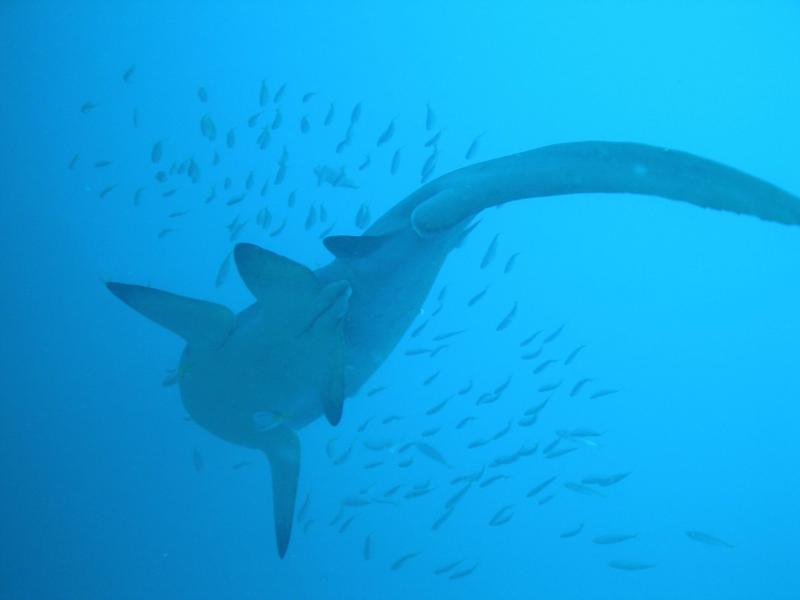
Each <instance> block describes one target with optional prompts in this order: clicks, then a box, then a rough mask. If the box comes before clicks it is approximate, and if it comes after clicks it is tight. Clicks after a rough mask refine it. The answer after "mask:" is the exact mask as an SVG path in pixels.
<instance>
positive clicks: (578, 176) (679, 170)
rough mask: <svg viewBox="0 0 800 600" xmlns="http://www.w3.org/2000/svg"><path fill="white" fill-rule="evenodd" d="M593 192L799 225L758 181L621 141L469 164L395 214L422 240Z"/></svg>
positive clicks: (791, 203) (782, 198) (792, 199)
mask: <svg viewBox="0 0 800 600" xmlns="http://www.w3.org/2000/svg"><path fill="white" fill-rule="evenodd" d="M597 192H600V193H625V194H643V195H648V196H661V197H663V198H669V199H671V200H679V201H682V202H688V203H690V204H694V205H696V206H701V207H704V208H713V209H717V210H725V211H729V212H734V213H740V214H747V215H752V216H755V217H758V218H760V219H764V220H766V221H773V222H776V223H784V224H788V225H797V224H800V198H798V197H796V196H794V195H792V194H790V193H788V192H786V191H784V190H782V189H780V188H778V187H776V186H774V185H772V184H770V183H767V182H766V181H763V180H761V179H758V178H756V177H753V176H751V175H748V174H746V173H743V172H742V171H739V170H737V169H733V168H731V167H727V166H725V165H722V164H720V163H717V162H714V161H711V160H707V159H705V158H700V157H699V156H694V155H692V154H688V153H686V152H679V151H676V150H669V149H665V148H657V147H654V146H647V145H644V144H632V143H623V142H575V143H570V144H558V145H554V146H545V147H543V148H537V149H536V150H530V151H528V152H522V153H520V154H514V155H511V156H505V157H502V158H497V159H494V160H489V161H486V162H483V163H479V164H475V165H471V166H468V167H465V168H463V169H459V170H457V171H453V172H452V173H449V174H447V175H444V176H442V177H440V178H438V179H436V180H434V181H432V182H431V183H429V184H428V185H426V186H424V187H422V188H420V189H419V190H418V191H417V192H415V193H414V194H412V195H411V196H410V197H409V198H407V199H406V201H404V202H402V203H400V205H398V206H397V207H396V209H395V210H399V211H408V212H409V213H410V217H411V223H412V226H413V227H414V229H415V230H416V231H417V233H418V234H420V235H421V236H423V237H428V236H430V235H436V234H437V233H439V232H442V231H445V230H448V229H450V228H451V227H453V226H455V225H457V224H459V223H462V222H465V221H466V220H467V219H469V218H471V217H472V216H474V215H476V214H477V213H479V212H480V211H481V210H483V209H485V208H488V207H490V206H494V205H497V204H502V203H505V202H509V201H512V200H519V199H522V198H534V197H540V196H556V195H564V194H583V193H597ZM376 225H377V224H376Z"/></svg>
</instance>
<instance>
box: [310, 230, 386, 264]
mask: <svg viewBox="0 0 800 600" xmlns="http://www.w3.org/2000/svg"><path fill="white" fill-rule="evenodd" d="M390 237H391V236H389V235H358V236H355V235H330V236H328V237H326V238H325V239H324V240H322V243H323V244H325V247H326V248H327V249H328V252H330V253H331V254H333V255H334V256H335V257H336V258H341V259H343V260H348V259H353V258H364V257H367V256H370V255H371V254H373V253H374V252H376V251H378V250H379V249H380V248H381V247H383V245H384V244H385V243H386V242H387V241H388V240H389V238H390Z"/></svg>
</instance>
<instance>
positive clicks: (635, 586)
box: [0, 0, 800, 599]
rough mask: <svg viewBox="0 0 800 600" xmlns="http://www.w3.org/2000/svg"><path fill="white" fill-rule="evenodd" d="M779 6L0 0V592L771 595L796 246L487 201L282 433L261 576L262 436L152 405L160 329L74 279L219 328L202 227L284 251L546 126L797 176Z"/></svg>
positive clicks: (783, 533)
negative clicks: (306, 420) (172, 307)
mask: <svg viewBox="0 0 800 600" xmlns="http://www.w3.org/2000/svg"><path fill="white" fill-rule="evenodd" d="M798 24H800V3H797V2H795V1H789V0H787V1H777V0H776V1H771V2H763V3H755V2H744V1H733V2H721V1H717V2H712V1H708V0H705V1H704V0H701V1H691V2H689V1H686V2H680V1H679V2H669V3H666V2H636V1H624V0H620V1H613V2H612V1H593V2H589V1H577V0H571V1H564V2H561V1H559V2H555V1H552V2H491V3H488V2H416V1H412V2H402V3H401V2H397V3H388V2H387V3H383V2H375V3H372V2H341V3H337V2H302V1H300V2H293V3H284V2H235V3H221V2H220V3H212V2H177V1H176V2H168V3H167V2H165V3H157V2H44V1H42V2H21V1H10V0H7V1H5V2H2V3H0V76H2V82H3V86H2V88H3V91H2V94H0V131H2V142H0V152H2V165H3V169H2V170H3V192H2V199H1V200H0V211H2V215H1V216H2V223H3V235H2V236H0V255H1V256H2V260H1V261H0V269H2V271H1V272H0V274H1V275H2V278H1V279H0V280H1V281H2V287H3V289H2V294H0V298H2V299H1V300H0V302H1V303H2V304H0V306H2V309H3V310H2V314H3V317H4V331H3V333H2V335H1V336H0V339H1V340H2V342H1V343H0V361H1V362H0V368H1V371H0V372H1V373H2V378H3V383H2V389H3V392H2V401H1V402H0V411H1V412H0V473H2V477H0V598H315V599H323V598H386V599H391V598H409V597H416V598H490V597H500V596H502V597H506V598H551V599H578V598H581V599H583V598H589V597H591V598H615V599H636V598H648V599H662V598H664V599H666V598H698V599H711V598H722V599H738V598H741V599H752V598H771V599H784V598H785V599H796V598H800V570H798V569H797V564H798V563H797V541H798V539H800V518H798V515H797V506H798V503H800V474H799V473H798V469H797V464H798V458H800V449H798V444H797V440H798V436H799V435H800V424H799V423H800V420H799V419H798V417H800V408H798V389H800V381H798V376H797V374H798V368H797V360H798V353H797V339H798V337H800V311H799V310H798V305H800V284H799V283H798V273H799V271H798V256H800V231H798V230H797V229H796V228H793V227H787V226H780V225H774V224H770V223H764V222H761V221H758V220H756V219H752V218H747V217H739V216H735V215H730V214H723V213H720V212H715V211H713V212H712V211H706V210H698V209H696V208H694V207H691V206H688V205H684V204H680V203H674V202H667V201H664V200H660V199H655V198H645V197H639V196H631V195H628V196H623V195H610V194H609V195H594V196H588V195H579V196H562V197H554V198H540V199H536V200H532V201H525V202H518V203H514V204H511V205H508V206H504V207H502V208H500V209H491V210H488V211H486V212H484V213H483V214H482V215H481V216H480V217H479V219H480V221H481V222H480V225H479V226H478V227H477V229H475V231H474V232H472V233H471V234H470V235H469V237H468V238H467V239H466V240H465V242H464V244H463V245H462V247H461V248H459V249H458V250H456V251H455V252H453V254H452V255H451V256H450V257H449V259H448V261H447V262H446V264H445V267H444V269H443V270H442V272H441V275H440V277H439V279H438V280H437V283H436V285H435V286H434V290H433V292H432V294H431V297H430V298H429V299H428V301H427V303H426V305H425V309H424V314H422V315H420V317H419V319H418V320H417V322H416V323H415V324H414V325H413V326H412V331H413V330H416V329H417V328H418V326H420V325H422V324H423V323H426V322H427V323H428V324H427V325H426V327H425V328H424V329H423V330H421V331H420V332H419V333H418V334H417V336H415V337H412V331H409V333H408V334H407V335H406V337H405V338H404V339H403V341H402V342H401V343H400V345H399V346H398V347H397V349H396V350H395V352H394V353H393V355H392V356H391V357H390V359H389V360H388V361H387V362H386V363H385V364H384V365H383V367H382V368H381V369H380V371H379V372H378V373H377V374H376V375H375V376H374V377H373V378H372V380H371V381H370V382H369V383H368V384H367V385H365V386H364V388H363V389H362V390H361V392H360V393H359V394H358V395H357V396H356V397H353V398H350V399H348V400H347V402H346V405H345V411H344V417H343V420H342V422H341V424H340V425H339V426H338V427H337V428H332V427H331V426H330V425H329V424H328V423H327V422H326V421H325V420H324V419H321V420H318V421H316V422H315V423H313V424H312V425H310V426H308V427H307V428H305V429H304V430H302V431H301V433H300V438H301V440H302V444H303V464H302V470H301V477H300V486H299V491H298V514H297V515H296V522H295V526H294V532H293V537H292V541H291V545H290V547H289V551H288V553H287V556H286V557H285V558H284V559H283V560H280V559H279V558H278V556H277V554H276V552H275V541H274V530H273V523H272V515H271V512H272V507H271V502H272V501H271V494H272V492H271V486H270V479H269V470H268V467H267V463H266V461H265V460H264V457H263V455H261V453H258V452H255V451H250V450H246V449H244V448H240V447H236V446H232V445H230V444H227V443H225V442H223V441H221V440H218V439H216V438H214V437H213V436H211V435H210V434H208V433H207V432H205V431H203V430H202V429H200V428H199V427H198V426H197V425H195V424H194V423H193V422H191V421H188V420H187V419H186V412H185V411H184V409H183V408H182V406H181V403H180V398H179V394H178V390H177V387H175V386H171V385H164V384H165V383H166V384H169V383H170V378H171V371H172V370H173V369H175V367H176V365H177V360H178V356H179V353H180V351H181V348H182V346H183V342H182V341H181V340H180V339H179V338H177V337H176V336H174V335H173V334H171V333H169V332H167V331H166V330H163V329H161V328H159V327H157V326H156V325H154V324H152V323H150V322H148V321H147V320H146V319H143V318H142V317H141V316H139V315H137V314H135V313H134V312H133V311H131V310H129V309H128V308H127V307H125V306H123V305H122V304H121V303H120V302H119V301H118V300H117V299H116V298H114V297H113V296H112V295H111V294H109V293H108V291H107V290H106V288H105V286H104V285H103V284H104V282H105V281H108V280H117V281H130V282H135V283H141V284H144V285H152V286H154V287H158V288H163V289H167V290H170V291H173V292H176V293H180V294H185V295H187V296H191V297H197V298H204V299H208V300H212V301H215V302H219V303H222V304H225V305H226V306H229V307H231V308H232V309H234V310H236V311H238V310H241V309H242V308H244V307H245V306H247V305H248V304H250V303H251V302H252V297H251V295H250V294H249V292H248V291H247V289H246V288H245V287H244V285H243V284H242V283H241V281H240V279H239V277H238V275H237V273H236V269H235V266H230V265H229V266H228V267H226V266H225V263H226V260H228V262H229V259H226V257H228V256H229V253H230V251H231V249H232V247H233V245H234V244H235V243H236V242H240V241H247V242H252V243H256V244H259V245H261V246H264V247H266V248H269V249H270V250H273V251H275V252H279V253H281V254H284V255H286V256H289V257H291V258H293V259H295V260H297V261H299V262H302V263H304V264H306V265H308V266H310V267H312V268H318V267H319V266H322V265H324V264H325V263H327V262H328V261H330V260H331V256H330V254H329V253H328V252H327V251H326V250H325V248H324V247H323V245H322V243H321V241H320V237H321V235H326V234H329V233H330V234H339V235H341V234H349V235H357V234H359V233H360V231H361V229H362V228H363V227H364V226H365V225H366V223H367V222H368V221H369V220H370V219H371V220H374V219H376V218H378V217H379V216H380V215H381V214H382V213H383V212H384V211H385V210H387V209H388V208H390V207H391V206H393V205H394V204H395V203H396V202H398V201H400V200H401V199H402V198H403V197H405V196H406V195H407V194H409V193H411V192H412V191H414V190H415V189H416V188H417V187H418V186H419V185H420V181H421V178H423V177H424V176H425V173H424V171H425V169H426V164H427V165H428V166H427V169H428V171H430V170H431V169H433V172H432V173H431V172H429V173H427V176H428V177H430V176H433V177H435V176H437V175H441V174H443V173H446V172H448V171H450V170H452V169H454V168H458V167H460V166H463V165H465V164H467V163H470V162H475V161H478V160H485V159H489V158H494V157H497V156H502V155H506V154H510V153H514V152H519V151H523V150H527V149H530V148H534V147H538V146H543V145H547V144H552V143H560V142H569V141H579V140H595V139H597V140H621V141H635V142H643V143H648V144H653V145H656V146H665V147H673V148H677V149H681V150H686V151H689V152H693V153H696V154H699V155H701V156H705V157H708V158H711V159H714V160H718V161H721V162H723V163H725V164H729V165H732V166H734V167H737V168H741V169H743V170H745V171H747V172H749V173H752V174H754V175H756V176H759V177H762V178H764V179H766V180H767V181H770V182H772V183H774V184H776V185H778V186H780V187H783V188H784V189H786V190H788V191H791V192H794V193H798V192H800V168H798V167H800V149H799V147H798V139H799V138H800V119H798V107H800V77H798V57H800V36H798V35H797V28H798ZM284 85H285V87H283V86H284ZM265 89H266V92H265V91H264V90H265ZM279 90H282V91H280V92H279ZM312 93H314V94H312ZM356 105H360V107H361V108H360V118H358V119H356V122H355V123H354V127H353V128H352V129H351V130H350V135H348V133H347V131H348V128H349V125H350V123H351V120H352V112H353V109H354V107H356ZM331 107H333V109H331ZM278 115H280V116H278ZM209 120H210V121H209ZM326 120H327V121H328V124H327V125H326V124H325V122H326ZM276 121H277V125H276ZM391 123H394V125H393V126H391V127H390V124H391ZM264 131H266V132H267V133H263V132H264ZM231 132H232V133H231ZM439 132H441V133H440V137H439V138H438V139H436V140H434V141H433V143H431V144H429V145H428V146H427V147H426V146H425V144H426V142H427V141H429V140H430V139H431V138H433V137H434V136H435V135H436V134H437V133H439ZM387 135H388V139H386V140H385V142H383V143H381V144H378V143H377V142H378V140H379V138H383V137H386V136H387ZM211 138H213V139H211ZM475 140H477V142H475ZM342 142H346V143H344V144H342ZM337 149H338V150H339V151H338V152H337ZM284 152H285V154H284ZM215 153H216V154H217V157H218V158H217V159H215ZM433 154H435V160H433V161H432V162H433V163H434V164H433V166H431V164H432V163H431V161H430V157H431V156H432V155H433ZM468 155H469V157H468ZM367 156H369V163H368V164H366V163H367ZM395 156H396V157H397V158H395ZM215 161H218V164H216V165H215V164H214V163H215ZM281 164H283V165H285V166H286V168H285V175H284V176H282V177H278V170H280V168H281V167H280V165H281ZM365 164H366V166H365ZM320 167H322V168H325V169H328V171H325V173H335V174H336V175H335V176H334V177H327V176H325V177H321V176H319V173H320V172H321V171H317V172H315V168H320ZM342 167H344V170H342ZM159 172H163V175H159ZM251 173H252V176H251V175H250V174H251ZM159 178H160V179H163V180H164V181H159ZM226 178H230V184H229V185H228V186H227V187H226V183H225V179H226ZM248 179H250V182H249V183H248ZM279 179H280V181H278V180H279ZM345 184H348V185H345ZM349 184H352V186H351V185H349ZM248 186H249V187H248ZM353 186H357V187H353ZM292 194H293V195H292ZM290 196H291V200H290ZM290 203H291V204H293V206H289V204H290ZM184 213H185V214H184ZM496 236H497V237H496ZM495 237H496V241H494V242H493V240H495ZM512 256H516V258H514V259H512V258H511V257H512ZM443 289H445V290H446V291H445V292H443V293H442V292H441V291H442V290H443ZM483 290H486V293H485V294H484V295H482V296H480V297H479V298H478V299H477V300H475V298H476V296H477V295H479V294H480V292H482V291H483ZM440 306H441V308H440ZM514 306H516V307H517V308H516V311H515V313H514V315H513V319H512V320H511V322H509V323H508V324H507V326H505V327H502V328H499V323H500V322H501V321H503V320H504V319H505V317H506V316H507V315H509V313H510V311H511V309H512V307H514ZM438 310H441V312H437V311H438ZM433 313H436V314H435V316H433V317H431V316H430V315H431V314H433ZM428 319H430V321H428ZM562 326H563V327H562ZM498 329H500V331H498ZM455 332H461V333H458V334H455V335H449V334H451V333H455ZM537 332H539V333H538V336H537V337H536V338H535V339H534V340H533V341H531V342H528V343H527V344H525V345H524V346H521V344H522V343H523V342H525V341H527V340H528V338H530V337H531V336H532V335H533V334H535V333H537ZM437 337H439V338H440V339H439V340H436V339H435V338H437ZM544 340H547V341H546V342H545V341H544ZM440 346H441V348H440V349H439V350H438V351H435V352H433V351H430V350H434V349H436V348H438V347H440ZM582 346H585V347H583V348H582V349H580V350H578V349H579V348H581V347H582ZM540 348H541V349H542V350H543V352H542V354H541V355H539V356H537V357H534V358H525V355H526V354H529V353H533V352H534V351H537V350H538V349H540ZM418 349H428V350H429V351H427V352H421V353H419V352H416V350H418ZM576 350H577V353H575V352H576ZM570 357H571V358H570ZM545 359H546V360H552V361H554V362H552V363H549V364H546V365H545V366H544V367H542V364H543V362H544V361H545ZM565 363H568V364H565ZM540 368H541V370H540V371H539V372H538V373H534V370H539V369H540ZM437 373H438V375H436V374H437ZM434 375H436V376H435V377H434ZM178 376H180V374H178ZM172 379H173V380H174V376H173V377H172ZM586 379H591V381H586V382H585V383H583V384H582V385H581V386H578V384H579V383H580V382H581V381H584V380H586ZM426 382H427V383H426ZM553 386H555V387H553ZM576 387H577V388H578V389H577V390H576ZM550 388H552V389H550ZM498 390H499V392H498ZM540 390H543V391H540ZM487 393H488V394H489V395H492V394H495V395H496V396H497V397H496V398H493V399H492V400H493V401H491V402H485V401H484V402H482V401H481V398H484V400H485V398H486V397H487V396H482V395H483V394H487ZM445 400H447V402H444V401H445ZM545 400H547V402H546V404H544V402H545ZM470 417H471V419H469V418H470ZM531 417H533V418H531ZM509 424H510V427H509ZM423 434H424V435H423ZM415 441H416V442H424V444H426V446H425V447H426V448H428V449H431V448H433V449H435V451H436V454H434V453H433V452H429V453H428V454H426V453H425V452H417V451H415V450H414V448H412V449H410V450H409V449H408V448H407V445H408V443H409V442H415ZM534 446H536V451H532V452H530V453H528V452H529V451H531V449H532V448H533V447H534ZM520 450H522V453H521V454H516V455H515V453H518V451H520ZM562 450H563V452H562ZM434 456H438V458H442V457H444V462H446V463H447V465H445V464H443V463H442V461H439V460H437V459H436V458H434ZM498 459H500V460H499V461H498ZM504 460H507V461H508V462H504ZM365 467H369V468H365ZM471 474H475V477H474V478H473V479H475V481H474V482H472V483H469V482H467V480H461V481H458V478H459V477H462V476H467V475H471ZM552 477H556V478H555V479H553V480H552V481H550V479H551V478H552ZM454 480H456V483H452V482H453V481H454ZM548 481H549V483H547V482H548ZM465 482H466V485H465ZM487 482H488V483H487ZM397 486H400V487H399V488H398V487H397ZM542 486H543V487H542ZM538 488H541V489H538ZM464 489H466V492H465V493H464V495H463V497H460V498H459V499H458V500H457V505H455V504H454V506H455V509H454V510H453V511H451V513H450V514H448V515H447V518H446V520H445V521H443V522H441V523H439V522H438V521H439V520H440V518H441V517H442V516H443V514H444V513H446V507H447V506H449V505H450V504H449V503H450V502H451V499H452V498H453V497H454V495H456V494H458V493H460V492H461V491H462V490H464ZM393 490H394V491H393ZM353 498H368V499H369V502H366V503H365V505H363V506H361V505H359V504H360V503H359V502H355V501H353V500H352V499H353ZM348 499H350V500H349V501H348ZM343 501H344V504H343ZM435 524H436V528H434V525H435ZM687 532H689V533H690V534H692V535H690V534H687Z"/></svg>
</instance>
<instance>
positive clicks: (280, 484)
mask: <svg viewBox="0 0 800 600" xmlns="http://www.w3.org/2000/svg"><path fill="white" fill-rule="evenodd" d="M261 449H262V450H263V451H264V454H266V455H267V459H268V460H269V465H270V469H271V471H272V509H273V513H274V517H275V538H276V540H277V542H278V554H279V555H280V557H281V558H283V557H284V556H285V555H286V549H287V548H288V547H289V538H291V536H292V521H293V520H294V504H295V498H296V497H297V480H298V478H299V476H300V441H299V440H298V439H297V434H296V433H295V432H294V431H292V430H291V429H289V428H288V427H285V426H283V425H280V426H278V427H276V428H274V429H271V430H269V431H267V432H265V433H264V442H263V445H262V447H261Z"/></svg>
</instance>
